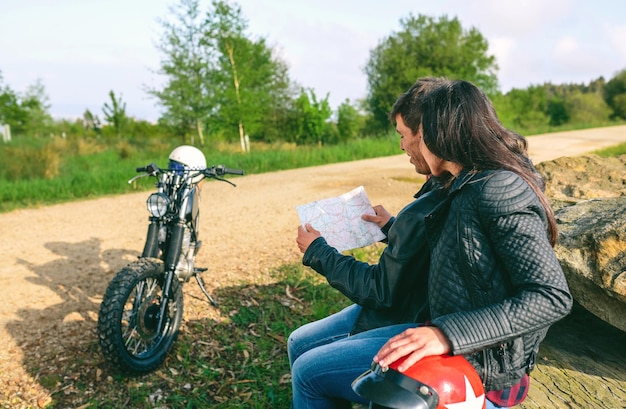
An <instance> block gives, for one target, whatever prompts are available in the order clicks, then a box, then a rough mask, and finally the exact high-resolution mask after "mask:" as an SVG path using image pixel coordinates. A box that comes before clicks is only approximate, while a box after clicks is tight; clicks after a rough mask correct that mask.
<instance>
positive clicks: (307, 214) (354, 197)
mask: <svg viewBox="0 0 626 409" xmlns="http://www.w3.org/2000/svg"><path fill="white" fill-rule="evenodd" d="M296 211H297V212H298V217H300V223H302V225H303V226H304V225H305V224H306V223H309V224H311V226H313V227H314V228H315V229H316V230H319V231H320V232H321V233H322V236H323V237H324V238H325V239H326V242H328V244H329V245H331V246H333V247H334V248H336V249H337V250H338V251H340V252H342V251H345V250H352V249H355V248H359V247H365V246H368V245H370V244H373V243H376V242H378V241H380V240H382V239H384V238H385V235H384V233H383V232H382V231H381V230H380V228H379V227H378V226H377V225H376V224H374V223H370V222H366V221H365V220H363V219H361V215H362V214H364V213H369V214H375V212H374V209H373V208H372V205H371V204H370V201H369V199H368V197H367V194H366V193H365V189H364V188H363V186H359V187H357V188H356V189H354V190H352V191H350V192H348V193H344V194H343V195H341V196H337V197H333V198H330V199H323V200H317V201H315V202H311V203H307V204H305V205H301V206H296Z"/></svg>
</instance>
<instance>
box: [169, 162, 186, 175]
mask: <svg viewBox="0 0 626 409" xmlns="http://www.w3.org/2000/svg"><path fill="white" fill-rule="evenodd" d="M167 168H168V169H169V170H172V171H174V172H175V173H177V174H179V175H182V174H183V172H184V170H185V165H183V164H182V163H180V162H177V161H175V160H172V159H170V162H169V163H168V165H167Z"/></svg>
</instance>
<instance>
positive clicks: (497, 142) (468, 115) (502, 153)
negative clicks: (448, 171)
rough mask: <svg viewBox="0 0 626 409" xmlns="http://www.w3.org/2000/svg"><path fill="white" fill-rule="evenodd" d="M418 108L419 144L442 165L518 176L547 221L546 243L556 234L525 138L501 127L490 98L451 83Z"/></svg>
mask: <svg viewBox="0 0 626 409" xmlns="http://www.w3.org/2000/svg"><path fill="white" fill-rule="evenodd" d="M422 101H423V103H422V126H423V130H424V143H425V144H426V146H427V147H428V149H429V150H430V151H431V152H432V153H433V154H434V155H436V156H438V157H439V158H441V159H443V160H447V161H450V162H454V163H457V164H459V165H461V166H463V168H464V169H468V170H470V171H480V170H489V169H505V170H509V171H511V172H514V173H516V174H518V175H519V176H520V177H521V178H522V179H524V180H525V181H526V183H528V184H529V185H530V187H531V188H532V189H533V191H534V192H535V193H536V194H537V197H538V198H539V200H540V202H541V204H542V206H543V207H544V209H545V212H546V216H547V219H548V233H549V238H550V243H551V244H552V245H553V246H554V244H555V243H556V240H557V237H558V233H557V227H556V220H555V217H554V212H553V211H552V208H551V207H550V203H549V201H548V198H547V197H546V196H545V194H544V192H543V189H544V182H543V179H542V177H541V175H540V174H539V173H538V172H537V170H536V169H535V167H534V166H533V164H532V162H531V160H530V158H529V157H528V151H527V150H528V144H527V142H526V139H525V138H524V137H523V136H521V135H519V134H517V133H515V132H513V131H511V130H509V129H507V128H505V127H504V126H503V125H502V124H501V123H500V120H499V119H498V116H497V114H496V111H495V109H494V108H493V105H492V104H491V101H490V100H489V98H488V97H487V96H486V95H485V94H484V93H483V92H482V91H481V90H480V89H479V88H478V87H476V86H475V85H474V84H472V83H471V82H468V81H462V80H458V81H452V82H450V83H448V84H444V85H442V86H440V87H437V88H436V89H434V90H432V91H431V92H429V93H428V94H427V95H425V96H424V98H423V100H422Z"/></svg>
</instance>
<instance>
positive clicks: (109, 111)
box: [102, 90, 129, 138]
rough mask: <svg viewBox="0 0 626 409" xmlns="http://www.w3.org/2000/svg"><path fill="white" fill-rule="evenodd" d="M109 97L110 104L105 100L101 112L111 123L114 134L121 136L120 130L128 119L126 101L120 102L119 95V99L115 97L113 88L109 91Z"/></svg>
mask: <svg viewBox="0 0 626 409" xmlns="http://www.w3.org/2000/svg"><path fill="white" fill-rule="evenodd" d="M109 97H110V98H111V104H109V103H107V102H105V103H104V106H103V107H102V112H103V113H104V119H105V120H106V121H107V122H108V123H109V124H110V125H113V129H115V135H116V136H117V137H118V138H119V137H121V136H122V131H123V130H124V127H125V126H126V124H127V123H128V121H129V118H128V117H127V116H126V103H125V102H122V97H121V96H120V98H119V99H118V98H115V93H114V92H113V90H111V91H110V92H109Z"/></svg>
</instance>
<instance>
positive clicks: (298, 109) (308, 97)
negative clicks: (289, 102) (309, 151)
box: [291, 89, 332, 145]
mask: <svg viewBox="0 0 626 409" xmlns="http://www.w3.org/2000/svg"><path fill="white" fill-rule="evenodd" d="M294 108H295V109H294V111H293V116H292V126H291V128H292V135H291V138H292V140H293V141H294V142H296V144H298V145H305V144H317V145H322V144H323V143H325V142H328V140H329V137H330V135H331V123H330V122H329V120H330V116H331V115H332V109H331V108H330V104H329V103H328V95H326V97H325V98H324V99H322V100H321V101H318V99H317V96H316V95H315V92H314V91H313V90H312V89H308V90H305V89H302V90H301V91H300V96H299V97H298V98H297V99H296V101H295V107H294Z"/></svg>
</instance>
